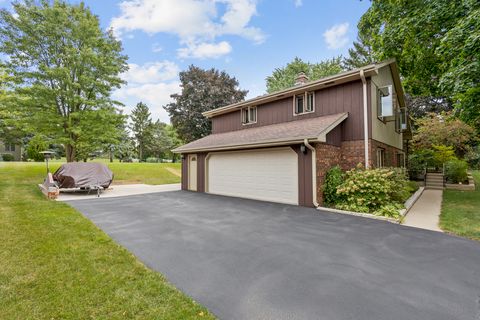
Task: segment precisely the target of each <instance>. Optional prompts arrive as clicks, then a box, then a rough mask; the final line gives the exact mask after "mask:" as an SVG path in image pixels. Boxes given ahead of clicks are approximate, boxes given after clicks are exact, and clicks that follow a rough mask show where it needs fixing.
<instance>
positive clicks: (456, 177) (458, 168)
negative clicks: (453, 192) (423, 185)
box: [445, 159, 468, 183]
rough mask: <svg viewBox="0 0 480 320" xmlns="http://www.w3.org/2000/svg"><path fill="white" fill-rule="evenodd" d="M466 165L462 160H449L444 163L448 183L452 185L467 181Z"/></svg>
mask: <svg viewBox="0 0 480 320" xmlns="http://www.w3.org/2000/svg"><path fill="white" fill-rule="evenodd" d="M467 168H468V164H467V162H466V161H463V160H458V159H457V160H451V161H448V162H447V163H445V176H446V177H447V180H448V181H451V182H453V183H459V182H464V181H465V180H467Z"/></svg>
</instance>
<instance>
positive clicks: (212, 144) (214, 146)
mask: <svg viewBox="0 0 480 320" xmlns="http://www.w3.org/2000/svg"><path fill="white" fill-rule="evenodd" d="M203 115H204V116H206V117H208V118H210V119H211V121H212V134H210V135H208V136H206V137H204V138H201V139H199V140H196V141H193V142H191V143H188V144H186V145H183V146H181V147H179V148H177V149H175V150H174V152H177V153H181V154H182V188H183V189H185V190H192V191H198V192H208V193H212V194H219V195H226V196H236V197H243V198H250V199H258V200H266V201H274V202H282V203H290V204H297V205H302V206H317V205H319V204H321V203H322V185H323V183H324V179H325V174H326V172H327V170H328V169H329V168H331V167H332V166H334V165H339V166H341V167H342V168H343V169H345V170H347V169H351V168H353V167H355V166H356V165H357V164H358V163H362V164H364V165H366V166H369V167H383V166H395V167H396V166H398V167H401V166H404V162H405V151H404V132H405V131H406V130H407V129H408V126H407V117H406V106H405V100H404V93H403V89H402V85H401V81H400V77H399V73H398V69H397V64H396V62H395V61H394V60H388V61H384V62H381V63H375V64H371V65H368V66H365V67H362V68H360V69H356V70H351V71H347V72H343V73H340V74H337V75H334V76H330V77H326V78H323V79H320V80H316V81H310V82H309V81H308V78H307V77H306V76H305V75H304V74H300V75H299V76H298V77H297V79H296V85H295V86H294V87H291V88H289V89H286V90H282V91H279V92H275V93H272V94H267V95H263V96H259V97H256V98H253V99H251V100H247V101H244V102H239V103H235V104H232V105H228V106H223V107H220V108H217V109H213V110H211V111H207V112H205V113H204V114H203Z"/></svg>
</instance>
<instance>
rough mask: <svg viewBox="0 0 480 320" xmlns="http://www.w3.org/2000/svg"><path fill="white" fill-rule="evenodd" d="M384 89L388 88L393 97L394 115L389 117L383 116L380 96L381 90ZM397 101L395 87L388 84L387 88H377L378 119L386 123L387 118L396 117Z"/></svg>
mask: <svg viewBox="0 0 480 320" xmlns="http://www.w3.org/2000/svg"><path fill="white" fill-rule="evenodd" d="M383 88H388V90H389V93H390V96H391V97H392V113H393V114H392V115H388V116H384V115H383V108H382V96H381V95H380V92H381V89H383ZM395 99H396V95H395V94H394V92H393V85H392V84H388V85H386V86H381V87H377V118H378V119H379V120H380V121H383V122H385V121H386V118H389V117H394V116H395V112H396V108H395V105H396V103H395Z"/></svg>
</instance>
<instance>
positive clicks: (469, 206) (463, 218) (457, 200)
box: [440, 171, 480, 240]
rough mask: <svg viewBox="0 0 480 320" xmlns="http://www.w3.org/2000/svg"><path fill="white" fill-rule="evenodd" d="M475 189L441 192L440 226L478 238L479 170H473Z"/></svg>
mask: <svg viewBox="0 0 480 320" xmlns="http://www.w3.org/2000/svg"><path fill="white" fill-rule="evenodd" d="M473 178H474V179H475V186H476V190H475V191H456V190H445V191H444V192H443V203H442V214H441V215H440V228H442V230H444V231H446V232H449V233H453V234H456V235H458V236H462V237H466V238H470V239H474V240H480V171H473Z"/></svg>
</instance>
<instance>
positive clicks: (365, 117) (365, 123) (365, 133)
mask: <svg viewBox="0 0 480 320" xmlns="http://www.w3.org/2000/svg"><path fill="white" fill-rule="evenodd" d="M360 78H361V79H362V83H363V136H364V143H363V144H364V149H365V150H364V151H365V169H368V168H369V167H370V159H369V156H368V99H367V79H365V72H364V71H363V69H361V70H360Z"/></svg>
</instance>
